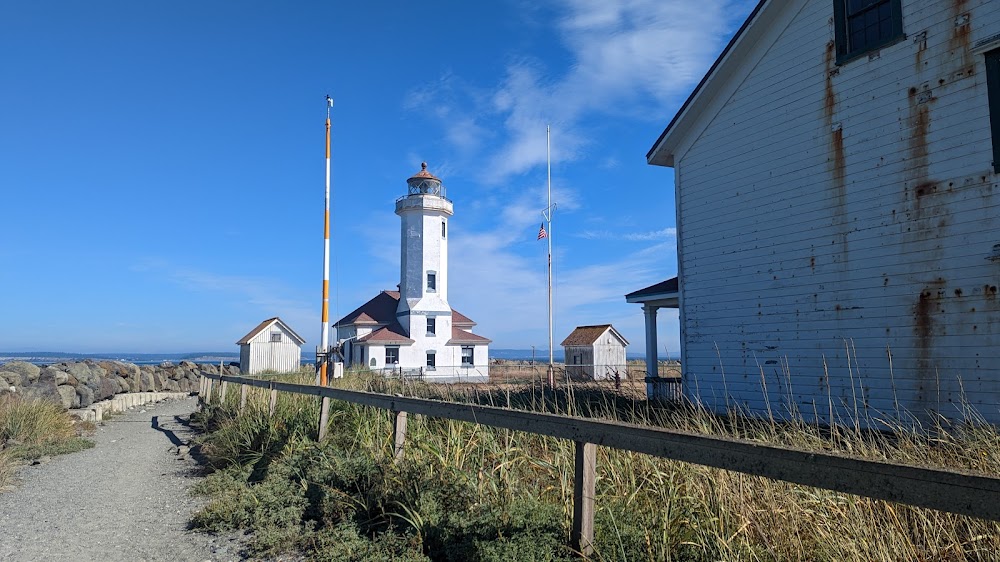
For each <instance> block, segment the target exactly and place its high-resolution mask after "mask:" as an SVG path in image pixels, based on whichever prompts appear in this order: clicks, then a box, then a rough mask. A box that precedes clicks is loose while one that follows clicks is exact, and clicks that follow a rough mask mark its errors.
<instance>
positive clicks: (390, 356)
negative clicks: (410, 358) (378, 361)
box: [372, 347, 399, 365]
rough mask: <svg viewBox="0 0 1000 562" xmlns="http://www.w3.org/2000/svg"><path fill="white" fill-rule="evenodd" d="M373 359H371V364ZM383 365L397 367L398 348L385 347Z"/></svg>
mask: <svg viewBox="0 0 1000 562" xmlns="http://www.w3.org/2000/svg"><path fill="white" fill-rule="evenodd" d="M374 362H375V359H372V363H374ZM385 364H386V365H399V348H398V347H386V348H385Z"/></svg>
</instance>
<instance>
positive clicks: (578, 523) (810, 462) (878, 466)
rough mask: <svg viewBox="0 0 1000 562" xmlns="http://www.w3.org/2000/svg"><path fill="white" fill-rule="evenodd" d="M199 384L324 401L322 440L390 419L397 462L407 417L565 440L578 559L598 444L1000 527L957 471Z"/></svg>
mask: <svg viewBox="0 0 1000 562" xmlns="http://www.w3.org/2000/svg"><path fill="white" fill-rule="evenodd" d="M202 377H204V379H205V381H204V382H203V384H202V386H201V389H202V390H203V392H204V393H205V394H203V397H205V399H206V400H211V397H212V381H216V380H218V381H221V382H222V388H223V389H225V388H226V384H227V383H233V384H239V385H246V386H248V387H257V388H266V389H269V390H270V391H271V411H272V413H273V411H274V401H275V397H276V393H277V392H291V393H295V394H305V395H311V396H319V397H322V398H323V409H322V414H321V420H322V422H321V425H320V428H319V430H320V431H319V434H320V436H321V437H320V438H322V436H323V435H325V434H326V427H325V426H326V425H327V419H328V412H327V408H328V406H329V401H330V400H331V399H333V400H342V401H345V402H351V403H354V404H360V405H364V406H372V407H375V408H381V409H384V410H389V411H391V412H394V413H395V414H396V420H395V424H394V433H395V435H394V443H395V450H394V454H395V457H396V459H400V458H401V457H402V455H403V448H404V443H405V435H406V414H407V413H410V414H423V415H426V416H430V417H436V418H445V419H451V420H458V421H465V422H470V423H475V424H480V425H485V426H489V427H497V428H502V429H511V430H515V431H523V432H526V433H533V434H536V435H546V436H550V437H556V438H561V439H568V440H571V441H573V442H574V443H575V444H576V463H575V464H576V467H575V479H574V506H573V536H572V540H573V547H574V548H576V549H577V550H579V551H580V552H582V553H584V554H590V553H591V551H592V542H593V538H594V487H595V480H596V466H595V464H596V445H601V446H605V447H611V448H614V449H620V450H624V451H634V452H637V453H645V454H648V455H653V456H656V457H662V458H666V459H672V460H677V461H684V462H689V463H694V464H699V465H704V466H710V467H715V468H721V469H725V470H732V471H735V472H741V473H744V474H749V475H753V476H763V477H765V478H771V479H774V480H782V481H785V482H792V483H795V484H802V485H806V486H813V487H816V488H822V489H825V490H832V491H835V492H843V493H848V494H855V495H859V496H864V497H868V498H872V499H877V500H886V501H892V502H898V503H902V504H907V505H912V506H916V507H925V508H930V509H937V510H941V511H947V512H951V513H957V514H961V515H968V516H972V517H979V518H982V519H988V520H992V521H1000V478H993V477H988V476H980V475H976V474H972V473H966V472H962V471H957V470H948V469H939V468H921V467H915V466H906V465H898V464H891V463H886V462H880V461H873V460H864V459H856V458H850V457H844V456H840V455H836V454H830V453H823V452H811V451H800V450H796V449H789V448H783V447H775V446H771V445H763V444H760V443H754V442H751V441H744V440H737V439H727V438H723V437H712V436H706V435H697V434H692V433H686V432H682V431H677V430H671V429H663V428H656V427H645V426H639V425H633V424H627V423H621V422H614V421H605V420H595V419H588V418H581V417H575V416H563V415H556V414H546V413H537V412H525V411H520V410H510V409H505V408H497V407H493V406H481V405H478V404H463V403H456V402H444V401H441V400H431V399H426V398H407V397H400V396H389V395H385V394H376V393H371V392H362V391H356V390H343V389H337V388H328V387H321V386H313V385H302V384H291V383H283V382H277V381H267V380H258V379H248V378H243V377H235V376H229V375H214V374H209V373H203V374H202ZM224 392H225V390H223V391H222V394H223V396H224Z"/></svg>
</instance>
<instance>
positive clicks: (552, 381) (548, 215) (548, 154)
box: [544, 125, 556, 389]
mask: <svg viewBox="0 0 1000 562" xmlns="http://www.w3.org/2000/svg"><path fill="white" fill-rule="evenodd" d="M550 136H551V133H550V131H549V126H548V125H546V126H545V163H546V168H547V173H546V175H547V180H546V185H547V190H548V206H547V207H545V213H544V215H545V221H546V222H548V223H549V228H548V230H549V232H548V236H546V238H548V243H549V376H548V383H549V388H550V389H555V387H556V375H555V362H554V360H553V350H552V211H553V206H552V149H551V141H550V140H549V139H550Z"/></svg>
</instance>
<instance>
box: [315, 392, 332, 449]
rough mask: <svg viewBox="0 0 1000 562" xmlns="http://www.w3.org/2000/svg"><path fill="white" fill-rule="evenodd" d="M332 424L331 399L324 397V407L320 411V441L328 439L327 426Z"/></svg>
mask: <svg viewBox="0 0 1000 562" xmlns="http://www.w3.org/2000/svg"><path fill="white" fill-rule="evenodd" d="M328 423H330V397H328V396H324V397H323V406H322V407H321V408H320V410H319V439H318V441H322V440H323V438H324V437H326V426H327V424H328Z"/></svg>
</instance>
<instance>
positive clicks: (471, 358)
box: [462, 345, 476, 367]
mask: <svg viewBox="0 0 1000 562" xmlns="http://www.w3.org/2000/svg"><path fill="white" fill-rule="evenodd" d="M466 351H468V352H469V360H468V361H466V360H465V352H466ZM475 363H476V347H475V346H473V345H463V346H462V366H463V367H471V366H473V365H475Z"/></svg>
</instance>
